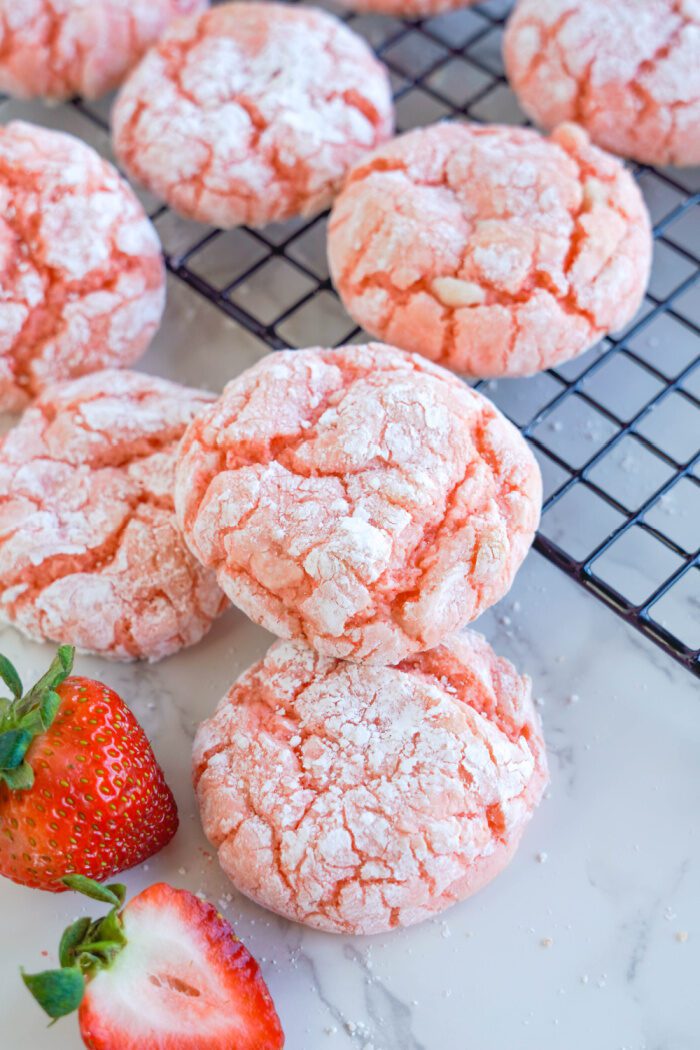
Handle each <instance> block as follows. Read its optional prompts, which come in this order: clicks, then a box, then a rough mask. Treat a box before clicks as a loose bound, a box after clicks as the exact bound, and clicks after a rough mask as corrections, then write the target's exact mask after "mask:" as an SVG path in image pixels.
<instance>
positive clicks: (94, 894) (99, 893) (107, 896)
mask: <svg viewBox="0 0 700 1050" xmlns="http://www.w3.org/2000/svg"><path fill="white" fill-rule="evenodd" d="M61 882H62V883H63V884H64V886H67V887H68V889H69V890H75V891H76V893H83V894H84V895H85V896H86V897H91V898H92V899H93V900H94V901H102V902H103V903H104V904H111V905H112V906H113V907H115V908H118V907H119V905H120V904H122V903H123V901H124V894H125V893H126V888H125V887H124V886H122V885H121V883H113V884H112V885H111V886H101V885H100V883H99V882H95V880H94V879H89V878H88V877H87V876H86V875H64V877H63V878H62V879H61Z"/></svg>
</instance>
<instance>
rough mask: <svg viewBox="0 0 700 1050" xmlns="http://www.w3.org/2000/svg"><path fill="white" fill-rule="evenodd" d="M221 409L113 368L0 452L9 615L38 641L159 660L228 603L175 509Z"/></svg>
mask: <svg viewBox="0 0 700 1050" xmlns="http://www.w3.org/2000/svg"><path fill="white" fill-rule="evenodd" d="M210 401H211V397H210V396H209V395H207V394H204V393H202V392H201V391H196V390H190V389H187V388H186V387H181V386H178V385H177V384H175V383H169V382H166V381H165V380H164V379H156V378H154V377H152V376H147V375H140V374H138V373H136V372H128V371H117V370H111V369H108V370H106V371H104V372H98V373H95V374H94V375H90V376H84V377H82V378H81V379H76V380H73V381H71V382H68V383H60V384H57V385H56V386H54V387H51V388H50V389H49V390H47V391H46V392H45V393H44V394H43V395H42V396H41V397H40V398H39V399H38V400H37V401H36V402H35V403H34V404H33V405H32V406H31V407H30V408H28V409H27V410H26V411H25V413H24V414H23V416H22V417H21V419H20V421H19V422H18V424H17V426H16V427H14V429H13V430H11V431H10V432H9V433H8V434H7V435H6V436H5V438H4V439H3V441H2V443H1V444H0V617H1V618H2V619H4V620H7V621H8V622H10V623H12V624H14V625H15V626H16V627H19V628H20V630H22V631H24V632H25V633H26V634H28V635H29V636H30V637H33V638H45V639H51V640H53V641H61V642H67V643H71V644H73V645H76V646H78V647H79V648H80V649H84V650H89V651H92V652H96V653H99V654H101V655H102V656H111V657H116V658H117V659H126V660H130V659H135V658H147V659H150V660H157V659H160V658H161V657H163V656H166V655H168V654H169V653H172V652H175V651H176V650H177V649H180V648H181V647H182V646H185V645H191V644H192V643H193V642H197V641H199V639H200V638H201V637H202V635H203V634H204V633H205V632H206V631H207V630H208V628H209V627H210V625H211V623H212V621H213V619H214V618H215V617H216V616H217V614H218V613H219V612H220V611H221V610H222V608H223V606H224V604H225V602H224V598H223V595H222V594H221V592H220V590H219V588H218V587H217V586H216V581H215V578H214V574H213V573H211V572H208V571H207V570H205V569H202V568H201V567H200V565H199V564H198V563H197V562H196V561H195V559H194V558H193V557H192V556H191V555H190V553H189V552H188V550H187V548H186V546H185V544H184V542H183V540H182V537H181V535H180V533H179V531H178V529H177V525H176V522H175V514H174V512H173V497H172V486H173V472H174V466H175V450H176V446H177V441H178V439H179V438H180V436H181V435H182V433H183V431H184V429H185V427H186V426H187V424H188V423H189V422H190V421H191V420H192V419H193V417H194V416H195V415H196V414H197V413H198V412H201V411H202V409H203V408H205V406H207V405H208V403H209V402H210Z"/></svg>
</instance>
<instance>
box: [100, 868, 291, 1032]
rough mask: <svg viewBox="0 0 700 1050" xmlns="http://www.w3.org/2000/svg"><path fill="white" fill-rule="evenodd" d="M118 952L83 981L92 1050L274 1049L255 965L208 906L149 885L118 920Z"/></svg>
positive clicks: (276, 1028)
mask: <svg viewBox="0 0 700 1050" xmlns="http://www.w3.org/2000/svg"><path fill="white" fill-rule="evenodd" d="M122 920H123V928H124V934H125V936H126V942H127V943H126V946H125V947H124V948H123V949H122V950H121V951H120V952H119V954H118V956H117V958H116V959H115V960H114V962H113V963H112V964H111V966H110V967H109V968H108V969H104V970H100V971H99V972H98V973H97V974H96V975H95V976H94V977H93V978H92V979H91V980H90V981H89V983H88V985H87V988H86V991H85V996H84V999H83V1002H82V1004H81V1006H80V1010H79V1020H80V1030H81V1033H82V1036H83V1040H84V1041H85V1045H86V1046H87V1047H90V1048H91V1050H280V1048H281V1047H283V1045H284V1035H283V1033H282V1029H281V1027H280V1023H279V1020H278V1017H277V1014H276V1012H275V1008H274V1005H273V1003H272V999H271V998H270V994H269V992H268V990H267V987H266V985H265V982H264V980H263V978H262V975H261V973H260V970H259V967H258V965H257V963H256V962H255V960H254V959H253V958H252V956H251V955H250V954H249V952H248V951H247V949H246V948H245V946H244V945H243V944H241V942H240V941H238V940H236V939H235V937H234V935H233V931H232V929H231V927H230V925H229V924H228V923H227V922H226V920H225V919H223V918H222V917H221V916H220V915H219V914H218V913H217V912H216V909H215V908H213V907H212V906H211V905H210V904H206V903H204V902H203V901H200V900H199V899H198V898H197V897H195V896H193V895H192V894H191V893H188V892H187V891H185V890H174V889H172V888H171V887H170V886H167V885H165V884H164V883H158V884H156V885H154V886H151V887H150V888H149V889H147V890H144V891H143V893H140V894H139V895H138V897H136V898H134V900H133V901H132V902H131V903H130V904H128V905H127V907H126V908H125V909H124V911H123V913H122Z"/></svg>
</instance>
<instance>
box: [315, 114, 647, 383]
mask: <svg viewBox="0 0 700 1050" xmlns="http://www.w3.org/2000/svg"><path fill="white" fill-rule="evenodd" d="M651 247H652V240H651V231H650V226H649V219H648V215H647V211H646V208H645V206H644V202H643V200H642V196H641V194H640V192H639V189H638V187H637V185H636V183H635V182H634V179H633V178H632V176H631V175H630V174H629V173H628V172H627V171H625V169H624V168H623V166H622V164H621V163H620V162H619V161H618V160H616V159H615V158H614V157H611V156H609V155H608V154H606V153H603V152H602V151H601V150H598V149H596V148H595V147H593V146H591V145H590V143H589V141H588V138H587V136H586V133H585V132H584V131H582V130H581V129H580V128H578V127H576V126H575V125H573V124H565V125H562V126H561V127H559V128H557V129H556V131H554V133H553V134H552V136H551V138H550V139H544V138H542V136H541V135H539V134H538V133H537V132H536V131H531V130H528V129H524V128H514V127H499V126H497V125H492V126H488V127H481V126H477V125H474V124H450V123H446V124H436V125H433V126H432V127H429V128H423V129H419V130H416V131H411V132H409V133H408V134H406V135H402V136H400V137H399V138H397V139H394V141H393V142H390V143H389V144H388V145H386V146H383V147H382V148H380V149H378V150H376V151H375V152H374V153H373V154H372V155H371V156H370V157H369V158H367V159H366V160H365V161H364V162H363V163H362V164H360V165H358V166H357V167H356V168H355V169H354V170H353V171H352V172H351V173H350V175H349V177H348V179H347V181H346V183H345V186H344V188H343V191H342V192H341V193H340V195H339V196H338V198H337V200H336V202H335V206H334V208H333V211H332V213H331V218H330V222H329V227H328V255H329V260H330V267H331V273H332V276H333V281H334V284H335V286H336V288H337V289H338V292H339V294H340V297H341V299H342V300H343V303H344V305H345V307H346V309H347V310H348V312H349V313H350V314H351V315H352V317H353V318H354V319H355V320H356V321H357V322H358V324H361V325H362V326H363V327H364V328H365V329H366V330H367V331H368V332H370V333H371V334H372V335H376V336H379V337H380V338H382V339H385V340H386V341H387V342H390V343H394V344H395V345H397V346H401V347H404V348H405V349H406V350H412V351H415V352H417V353H421V354H424V355H425V356H426V357H428V358H430V359H431V360H433V361H438V362H440V363H441V364H443V365H447V366H448V367H450V368H453V369H455V370H456V371H458V372H461V373H464V374H467V375H472V376H481V377H486V376H518V375H530V374H531V373H533V372H537V371H539V370H540V369H543V368H549V367H551V366H552V365H556V364H557V363H559V362H561V361H566V360H568V359H569V358H571V357H575V356H576V354H580V353H582V352H583V351H584V350H586V349H588V348H589V347H590V346H592V345H593V344H594V343H596V342H597V341H598V340H599V339H600V338H601V336H602V335H604V334H605V333H606V332H609V331H611V330H614V329H616V328H619V327H621V326H622V325H623V324H625V323H626V322H627V321H629V320H630V319H631V318H632V317H633V316H634V314H635V313H636V311H637V309H638V307H639V305H640V303H641V301H642V296H643V294H644V290H645V288H646V284H647V280H648V275H649V267H650V260H651Z"/></svg>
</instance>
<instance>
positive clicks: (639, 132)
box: [503, 0, 700, 165]
mask: <svg viewBox="0 0 700 1050" xmlns="http://www.w3.org/2000/svg"><path fill="white" fill-rule="evenodd" d="M503 51H504V57H505V62H506V69H507V71H508V78H509V80H510V82H511V85H512V87H513V89H514V90H515V92H516V94H517V95H518V99H519V101H520V104H521V105H522V107H523V108H524V109H525V111H526V112H527V113H528V114H529V115H530V116H531V117H532V118H533V119H534V120H536V121H537V122H538V123H539V124H541V125H543V126H544V127H546V128H551V127H554V125H555V124H558V123H559V122H560V121H562V120H575V121H577V122H578V123H579V124H582V125H583V126H584V127H586V128H587V129H588V131H589V133H590V135H591V138H592V139H593V141H594V142H597V143H598V144H599V145H601V146H604V147H605V148H606V149H610V150H612V151H613V152H615V153H620V154H622V155H623V156H625V157H632V158H634V159H635V160H639V161H642V162H644V163H646V164H680V165H683V164H700V0H615V3H610V2H609V0H520V2H519V3H518V5H517V7H516V9H515V12H514V14H513V16H512V17H511V19H510V21H509V22H508V25H507V27H506V33H505V37H504V46H503Z"/></svg>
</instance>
